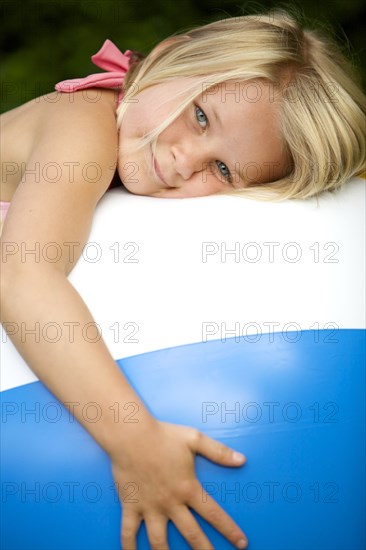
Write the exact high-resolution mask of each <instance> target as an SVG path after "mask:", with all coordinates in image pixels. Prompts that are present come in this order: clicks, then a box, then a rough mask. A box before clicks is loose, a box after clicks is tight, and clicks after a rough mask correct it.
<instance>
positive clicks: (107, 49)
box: [55, 39, 132, 105]
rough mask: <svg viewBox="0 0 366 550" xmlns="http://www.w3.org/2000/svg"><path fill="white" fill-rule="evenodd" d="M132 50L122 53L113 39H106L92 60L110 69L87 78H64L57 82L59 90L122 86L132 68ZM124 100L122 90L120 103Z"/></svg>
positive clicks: (56, 87)
mask: <svg viewBox="0 0 366 550" xmlns="http://www.w3.org/2000/svg"><path fill="white" fill-rule="evenodd" d="M131 56H132V51H131V50H126V51H125V53H122V52H121V51H120V50H119V49H118V48H117V46H116V45H115V44H113V42H112V41H111V40H108V39H107V40H106V41H105V42H104V44H103V46H102V47H101V48H100V50H99V51H98V52H97V53H96V54H94V55H92V57H91V60H92V62H93V63H94V65H96V66H97V67H100V68H101V69H104V70H105V71H108V72H106V73H96V74H91V75H89V76H86V77H85V78H73V79H71V80H63V81H62V82H59V83H58V84H56V86H55V89H56V90H57V91H58V92H67V93H70V92H76V91H77V90H85V89H86V88H120V87H121V85H122V82H123V79H124V77H125V75H126V73H127V71H128V69H129V68H130V61H131ZM121 101H122V91H120V93H119V96H118V105H119V104H120V103H121Z"/></svg>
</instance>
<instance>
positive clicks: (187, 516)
mask: <svg viewBox="0 0 366 550" xmlns="http://www.w3.org/2000/svg"><path fill="white" fill-rule="evenodd" d="M128 447H129V448H127V449H126V447H125V448H123V449H120V450H119V451H118V449H116V450H115V451H116V452H114V453H113V456H112V455H111V458H112V471H113V476H114V480H115V483H116V487H117V489H118V493H119V498H120V500H121V502H122V506H123V519H122V530H121V542H122V547H123V550H135V549H136V535H137V532H138V530H139V527H140V523H141V522H142V520H144V521H145V523H146V528H147V533H148V537H149V541H150V544H151V548H152V549H153V550H165V549H168V548H169V547H168V542H167V523H168V520H171V521H173V523H174V524H175V526H176V527H177V529H178V530H179V531H180V532H181V534H182V535H183V537H184V538H185V539H186V540H187V542H188V543H189V544H190V546H191V547H192V548H193V549H195V550H211V549H213V546H212V544H211V543H210V541H209V540H208V538H207V537H206V535H205V534H204V533H203V531H202V529H201V527H200V526H199V524H198V523H197V521H196V519H195V518H194V516H193V514H192V513H191V511H190V508H192V509H193V510H195V511H196V512H197V513H198V514H200V515H201V516H202V517H203V518H204V519H205V520H206V521H208V522H209V523H211V524H212V525H213V526H214V527H215V528H216V529H217V530H218V531H219V532H220V533H222V535H224V537H226V538H227V539H228V540H229V541H230V542H231V543H232V544H233V545H234V546H236V547H237V548H246V546H247V539H246V537H245V535H244V534H243V532H242V531H241V529H240V528H239V527H238V526H237V525H236V524H235V522H234V521H233V520H232V519H231V518H230V516H228V514H226V512H224V511H223V510H222V508H221V507H220V506H219V505H218V504H217V503H216V502H215V501H214V500H213V499H212V498H211V497H210V496H209V495H208V494H207V493H206V492H205V491H204V489H203V487H202V486H201V484H200V483H199V481H198V480H197V478H196V475H195V470H194V456H195V454H196V453H197V454H200V455H203V456H205V457H207V458H208V459H210V460H212V461H213V462H216V463H218V464H222V465H224V466H241V465H242V464H244V462H245V457H244V456H243V455H241V454H239V453H234V451H232V450H231V449H229V448H228V447H226V446H225V445H223V444H222V443H219V442H217V441H215V440H214V439H211V438H209V437H207V436H205V435H203V434H202V433H201V432H199V431H197V430H195V429H193V428H188V427H185V426H178V425H175V424H168V423H165V422H158V421H155V422H154V424H153V429H152V430H149V433H148V435H147V436H146V435H144V436H143V437H142V438H139V440H138V441H137V442H136V441H134V442H131V445H128Z"/></svg>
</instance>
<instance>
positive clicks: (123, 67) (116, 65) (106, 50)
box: [0, 39, 132, 233]
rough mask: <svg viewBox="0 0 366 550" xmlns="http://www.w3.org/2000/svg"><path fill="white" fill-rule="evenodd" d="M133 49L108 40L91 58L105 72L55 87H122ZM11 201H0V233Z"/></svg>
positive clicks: (66, 89) (117, 182)
mask: <svg viewBox="0 0 366 550" xmlns="http://www.w3.org/2000/svg"><path fill="white" fill-rule="evenodd" d="M131 56H132V51H131V50H126V51H125V53H122V52H121V51H120V50H119V49H118V48H117V46H116V45H115V44H113V42H112V41H111V40H108V39H107V40H106V41H105V42H104V44H103V46H102V47H101V48H100V50H99V51H98V52H97V53H96V54H94V55H92V57H91V60H92V62H93V63H94V65H96V66H97V67H100V68H101V69H104V70H105V71H107V72H105V73H96V74H91V75H89V76H86V77H85V78H73V79H71V80H63V81H62V82H58V84H56V86H55V89H56V90H57V91H58V92H67V93H71V92H76V91H77V90H85V89H86V88H121V85H122V83H123V79H124V77H125V75H126V73H127V71H128V69H129V68H130V62H131ZM122 97H123V96H122V90H121V91H120V93H119V96H118V105H119V104H120V103H121V101H122ZM120 184H121V181H120V180H119V177H118V174H117V173H116V175H115V178H114V179H113V181H112V183H111V185H110V187H115V186H116V185H120ZM9 205H10V202H5V201H1V202H0V233H1V227H2V224H3V223H4V220H5V218H6V214H7V212H8V208H9Z"/></svg>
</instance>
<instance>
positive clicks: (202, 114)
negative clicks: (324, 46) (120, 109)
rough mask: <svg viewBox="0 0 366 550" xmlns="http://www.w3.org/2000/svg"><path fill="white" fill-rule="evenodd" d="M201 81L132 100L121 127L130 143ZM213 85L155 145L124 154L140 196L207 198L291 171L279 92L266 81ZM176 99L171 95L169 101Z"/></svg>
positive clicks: (129, 179)
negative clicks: (183, 92) (275, 94)
mask: <svg viewBox="0 0 366 550" xmlns="http://www.w3.org/2000/svg"><path fill="white" fill-rule="evenodd" d="M193 80H194V79H188V78H185V79H177V80H174V81H173V82H169V83H166V84H159V85H156V86H154V87H152V88H149V89H148V90H145V91H143V92H141V93H140V94H138V95H137V97H136V98H135V99H134V101H135V102H132V101H131V103H130V104H129V106H128V109H127V111H126V113H125V116H124V119H123V122H122V126H121V128H120V132H119V145H120V147H122V148H123V147H130V146H133V145H136V144H138V143H139V142H140V140H141V138H142V137H143V136H144V135H145V134H146V133H147V132H149V131H151V130H152V129H154V128H156V126H158V125H159V124H160V123H161V122H163V121H164V120H166V118H167V117H168V115H170V113H171V112H172V111H173V110H174V109H175V108H176V107H178V105H179V102H180V101H181V100H180V98H179V96H177V93H178V92H179V90H181V89H182V85H185V86H186V85H187V83H188V84H189V83H190V82H193ZM204 88H205V89H204V90H203V91H202V92H201V94H200V95H199V96H198V97H197V98H196V100H194V101H193V102H192V103H191V104H189V105H188V107H187V108H186V109H185V110H184V111H183V112H182V113H181V114H180V115H179V117H178V118H177V119H176V120H175V121H174V122H173V123H172V124H170V125H169V126H168V127H167V128H166V129H165V130H164V131H163V132H162V133H161V134H160V135H159V137H158V139H157V142H156V150H155V156H154V155H153V151H152V146H151V144H149V145H147V146H146V147H144V148H143V149H140V150H139V151H137V152H132V153H128V152H126V153H123V151H122V154H120V158H119V161H118V172H119V175H120V178H121V180H122V182H123V184H124V186H125V187H126V188H127V189H128V190H129V191H130V192H131V193H134V194H137V195H148V196H153V197H166V198H183V197H202V196H206V195H213V194H215V193H220V192H227V191H229V190H233V189H241V188H244V187H247V186H249V185H250V184H254V183H255V184H258V183H268V182H271V181H274V180H276V179H278V178H280V177H282V176H284V175H285V174H286V172H287V171H288V160H289V159H288V157H287V154H286V152H285V148H284V144H283V141H282V138H281V134H280V130H279V123H278V119H277V114H278V103H276V102H275V101H274V99H273V90H271V88H270V86H269V85H268V84H267V85H265V84H263V83H262V82H259V81H248V82H245V83H239V82H224V83H223V84H221V85H215V86H214V87H211V88H209V83H208V85H207V86H205V87H204ZM168 98H170V99H168Z"/></svg>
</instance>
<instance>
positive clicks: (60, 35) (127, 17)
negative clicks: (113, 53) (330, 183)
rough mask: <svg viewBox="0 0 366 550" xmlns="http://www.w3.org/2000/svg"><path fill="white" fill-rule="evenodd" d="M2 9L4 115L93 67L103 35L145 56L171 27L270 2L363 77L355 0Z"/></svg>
mask: <svg viewBox="0 0 366 550" xmlns="http://www.w3.org/2000/svg"><path fill="white" fill-rule="evenodd" d="M0 6H1V13H0V16H1V21H2V32H1V33H0V49H1V60H2V61H1V98H0V99H1V111H2V112H4V111H7V110H9V109H11V108H13V107H16V106H18V105H20V104H21V103H24V102H26V101H29V100H30V99H32V98H34V97H37V96H39V95H42V94H45V93H48V92H50V91H52V90H53V89H54V85H55V84H56V83H57V82H58V81H60V80H64V79H67V78H73V77H82V76H86V75H87V74H90V73H94V72H99V71H100V69H98V68H97V67H95V66H94V65H93V64H92V62H91V61H90V56H91V55H93V54H94V53H95V52H97V51H98V50H99V48H100V47H101V45H102V43H103V42H104V40H105V39H106V38H109V39H111V40H112V41H113V42H115V43H116V45H117V46H118V47H119V48H120V49H121V50H122V51H125V50H126V49H131V50H134V49H135V50H139V51H142V52H144V53H148V52H149V51H150V50H151V49H152V48H153V47H154V46H155V45H156V44H157V43H158V42H160V41H161V40H163V39H164V38H166V37H167V36H169V35H170V34H173V33H175V32H176V31H180V32H182V31H184V30H186V29H187V28H190V27H191V26H199V25H202V24H205V23H209V22H211V21H215V20H217V19H222V18H224V17H227V16H231V17H235V16H238V15H246V14H249V13H257V12H258V11H261V10H263V8H264V9H267V8H271V7H273V6H278V7H285V8H290V10H296V12H300V13H301V14H302V17H303V20H304V21H305V22H306V23H310V24H312V25H314V24H318V25H319V26H320V27H322V28H323V29H326V30H329V29H330V30H331V32H332V33H333V35H334V36H335V37H336V38H337V40H338V41H339V42H340V43H341V44H342V46H343V49H344V51H345V52H346V54H347V55H348V56H349V57H350V58H351V59H352V60H353V62H354V64H356V65H357V66H358V67H360V68H361V70H362V76H363V81H364V82H365V71H364V67H365V66H366V52H365V48H364V42H365V38H364V37H365V35H366V29H365V23H364V21H365V17H364V16H365V13H364V11H363V10H364V7H363V6H364V2H362V1H361V0H333V1H332V2H329V3H327V2H324V1H321V0H305V1H302V2H301V4H300V3H282V2H275V1H271V0H262V1H259V2H240V1H239V2H234V1H230V0H166V1H164V0H65V1H63V0H21V1H18V0H0Z"/></svg>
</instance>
